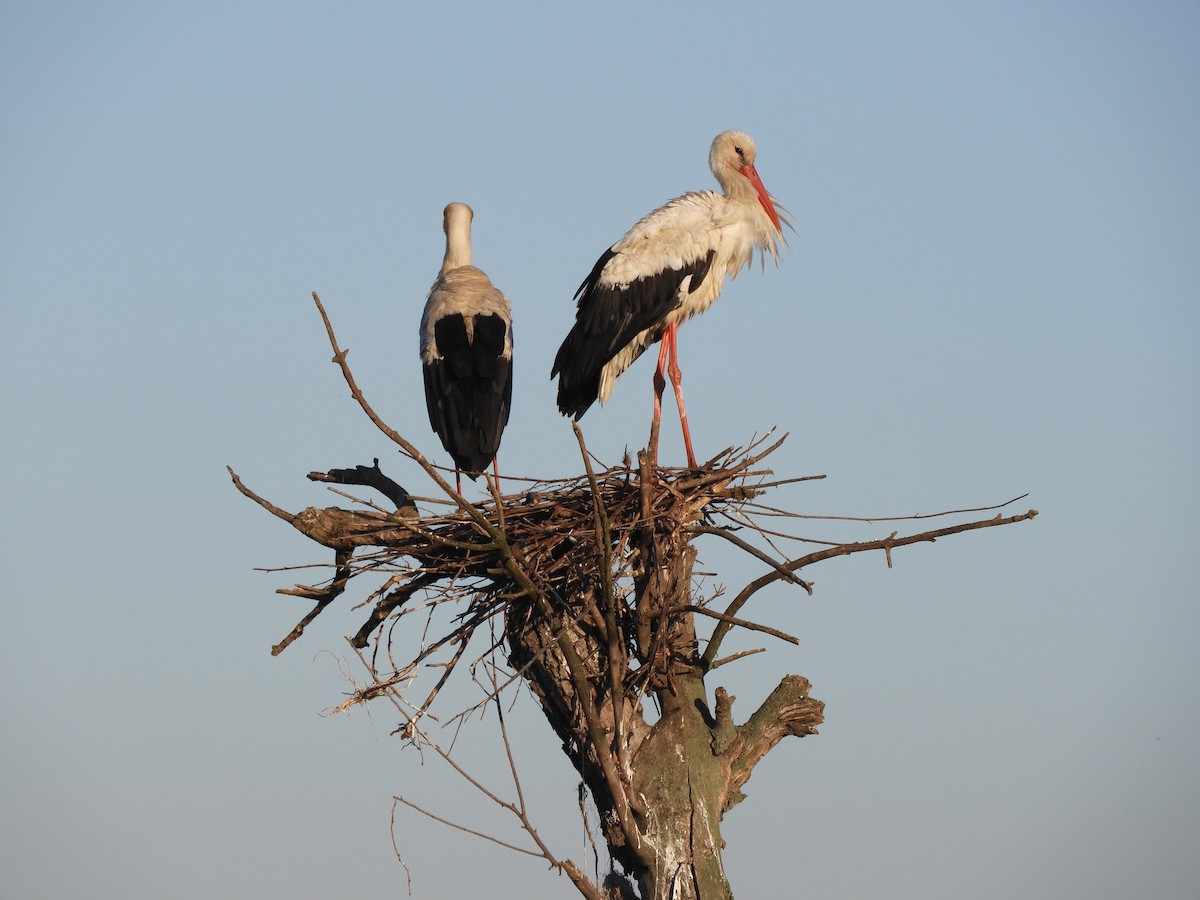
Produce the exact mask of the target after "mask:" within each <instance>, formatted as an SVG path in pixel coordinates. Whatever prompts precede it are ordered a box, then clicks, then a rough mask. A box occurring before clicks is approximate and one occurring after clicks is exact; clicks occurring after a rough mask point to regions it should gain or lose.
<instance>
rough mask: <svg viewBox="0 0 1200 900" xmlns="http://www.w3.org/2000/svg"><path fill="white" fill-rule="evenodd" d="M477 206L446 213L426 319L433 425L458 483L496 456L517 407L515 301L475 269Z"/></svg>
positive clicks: (424, 359) (425, 360)
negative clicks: (512, 307) (473, 233)
mask: <svg viewBox="0 0 1200 900" xmlns="http://www.w3.org/2000/svg"><path fill="white" fill-rule="evenodd" d="M474 215H475V214H474V212H472V210H471V207H469V206H467V205H466V204H465V203H451V204H450V205H449V206H447V207H446V210H445V212H444V213H443V223H442V227H443V229H444V230H445V232H446V256H445V258H444V259H443V261H442V268H441V270H440V271H439V272H438V277H437V280H436V281H434V283H433V287H432V288H430V290H429V299H428V300H427V301H426V302H425V311H424V313H423V315H422V316H421V364H422V367H423V370H424V376H425V405H426V408H427V409H428V411H429V424H430V425H432V426H433V430H434V431H435V432H437V435H438V437H439V438H441V441H442V446H443V447H445V448H446V452H447V453H449V454H450V457H451V459H453V460H454V466H455V480H456V486H457V488H458V492H459V493H460V494H461V493H462V475H461V473H464V472H465V473H466V475H467V477H468V478H470V479H472V480H474V479H475V478H478V477H479V475H481V474H482V473H483V472H484V470H486V469H487V467H488V465H489V464H491V465H492V466H493V471H494V472H495V474H496V477H497V479H498V478H499V467H498V466H497V465H496V451H497V450H499V448H500V438H501V435H503V433H504V426H505V425H506V424H507V423H508V414H509V410H510V408H511V406H512V351H513V334H512V314H511V310H510V308H509V302H508V298H507V297H505V296H504V294H502V293H501V292H500V291H499V290H497V289H496V288H495V287H494V286H493V285H492V282H491V281H490V280H489V279H488V277H487V275H485V274H484V273H483V272H482V271H481V270H480V269H477V268H476V267H475V266H473V265H471V220H472V219H473V218H474Z"/></svg>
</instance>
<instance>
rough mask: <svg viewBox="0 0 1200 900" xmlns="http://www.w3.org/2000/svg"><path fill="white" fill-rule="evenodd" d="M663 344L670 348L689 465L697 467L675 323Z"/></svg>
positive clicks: (665, 334) (672, 376)
mask: <svg viewBox="0 0 1200 900" xmlns="http://www.w3.org/2000/svg"><path fill="white" fill-rule="evenodd" d="M663 344H664V345H666V346H667V348H668V350H669V356H670V362H669V364H668V366H667V374H668V375H670V376H671V386H672V387H674V388H675V404H676V405H677V406H678V407H679V424H680V425H682V426H683V446H684V447H685V448H686V449H687V458H688V465H689V466H691V467H692V468H693V469H696V468H699V467H698V466H697V465H696V454H695V453H694V452H692V433H691V431H690V430H689V429H688V420H687V407H685V406H684V405H683V372H681V371H680V370H679V336H678V330H677V328H676V326H675V325H671V326H670V327H669V328H668V329H667V330H666V332H665V333H664V334H663Z"/></svg>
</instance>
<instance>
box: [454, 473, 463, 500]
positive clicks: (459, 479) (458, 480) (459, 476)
mask: <svg viewBox="0 0 1200 900" xmlns="http://www.w3.org/2000/svg"><path fill="white" fill-rule="evenodd" d="M454 486H455V487H456V488H458V496H460V497H461V496H462V472H461V471H460V470H459V468H458V466H455V467H454Z"/></svg>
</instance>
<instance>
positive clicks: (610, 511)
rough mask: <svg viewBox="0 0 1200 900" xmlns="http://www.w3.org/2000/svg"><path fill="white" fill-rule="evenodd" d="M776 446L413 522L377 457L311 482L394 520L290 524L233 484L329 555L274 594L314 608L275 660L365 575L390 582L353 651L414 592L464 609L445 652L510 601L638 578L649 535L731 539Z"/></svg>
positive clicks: (310, 511)
mask: <svg viewBox="0 0 1200 900" xmlns="http://www.w3.org/2000/svg"><path fill="white" fill-rule="evenodd" d="M779 443H781V440H780V441H776V442H774V443H773V444H771V445H770V446H769V447H767V448H765V449H762V450H761V452H758V453H754V452H753V450H754V449H755V446H754V445H751V447H750V448H745V449H743V448H738V449H734V448H730V449H728V450H726V451H725V452H723V453H721V454H719V455H718V456H717V457H715V458H714V459H713V460H711V461H710V462H709V463H707V464H706V465H705V466H704V467H703V468H700V469H693V470H671V469H659V468H656V467H654V468H652V467H650V466H648V465H646V464H645V463H644V460H643V461H640V462H639V463H638V464H637V465H636V466H635V465H631V464H630V461H629V460H626V461H625V462H624V463H623V464H622V465H619V466H612V467H606V468H599V469H595V468H593V467H592V466H591V465H589V466H588V467H587V472H586V474H584V475H580V476H578V477H575V478H565V479H559V480H549V481H538V482H535V483H532V484H531V485H530V486H529V487H528V489H526V490H524V491H522V492H520V493H516V494H507V495H504V496H499V495H496V494H495V493H493V495H492V496H491V497H490V498H488V499H486V500H484V501H482V502H480V503H476V504H472V505H471V506H470V507H467V508H458V509H454V510H453V511H451V512H447V513H442V514H437V515H422V514H421V513H419V512H418V510H417V508H416V505H415V504H414V503H413V502H412V500H411V498H410V497H409V496H408V494H407V492H405V491H404V490H403V489H402V488H400V487H399V486H398V485H396V484H395V483H394V482H392V481H391V480H390V479H388V478H387V477H386V476H385V475H383V473H382V472H381V471H380V470H379V468H378V460H376V464H375V466H374V467H366V466H359V467H357V468H355V469H334V470H330V471H329V472H324V473H321V472H314V473H310V474H309V478H310V479H312V480H316V481H325V482H333V483H339V484H347V485H350V484H353V485H366V486H370V487H373V488H376V489H378V490H380V491H381V492H383V493H384V494H386V495H387V496H389V497H390V498H391V499H392V501H393V502H394V503H396V506H397V508H396V510H394V511H391V512H389V511H386V510H383V509H381V508H379V507H378V506H375V505H374V504H369V503H367V502H366V501H362V502H363V507H362V508H357V509H342V508H339V507H326V508H319V507H309V508H307V509H305V510H303V511H301V512H300V513H298V514H296V515H291V514H289V513H287V512H285V511H283V510H280V509H278V508H276V507H274V506H273V505H271V504H270V503H268V502H267V501H265V500H263V499H262V498H261V497H258V496H257V495H256V494H254V493H253V492H252V491H250V490H249V489H248V488H246V487H245V486H244V485H243V484H242V483H241V480H240V479H239V478H238V477H237V476H236V475H233V473H232V472H231V475H233V478H234V481H235V484H236V485H237V487H238V489H239V490H241V491H242V493H244V494H246V495H247V496H249V497H251V499H254V500H255V501H256V502H258V503H259V504H260V505H263V506H264V507H265V508H267V509H269V510H270V511H272V512H273V513H275V514H276V515H277V516H279V517H280V518H284V519H286V520H287V521H289V522H290V523H291V524H292V525H293V526H294V527H295V528H297V529H298V530H299V531H301V532H302V533H304V534H305V535H307V536H308V537H310V538H312V539H313V540H315V541H317V542H319V543H321V544H324V545H325V546H327V547H330V548H332V549H333V550H334V551H335V552H336V559H335V566H334V574H333V576H332V577H331V578H330V579H329V580H328V581H327V582H325V583H324V584H321V585H318V586H308V585H296V586H295V587H293V588H285V589H281V591H280V593H286V594H290V595H294V596H302V597H307V598H310V599H312V600H315V601H316V604H317V605H316V607H315V608H314V609H313V611H312V612H311V613H310V614H309V615H307V616H305V618H304V619H303V620H301V622H300V623H299V624H298V625H297V626H296V628H295V629H293V631H292V632H291V633H290V634H289V635H288V636H287V637H285V638H284V640H283V641H281V642H280V643H279V644H276V645H275V646H274V647H273V648H272V652H273V653H276V654H278V653H279V652H282V650H284V649H285V648H286V647H287V646H288V645H289V644H291V643H292V642H293V641H294V640H296V639H297V638H298V637H299V636H300V635H301V634H302V633H303V631H304V628H305V626H307V625H308V624H309V623H310V622H312V620H313V619H314V618H315V617H316V616H317V615H319V614H320V613H321V612H322V611H323V610H324V609H325V607H326V606H327V605H328V604H329V603H330V602H331V601H332V600H334V599H335V598H336V597H337V596H339V595H340V594H341V593H342V592H343V591H344V590H345V588H346V586H347V584H348V583H349V581H350V579H352V578H354V577H358V576H361V575H362V574H364V573H367V572H374V573H380V572H386V573H390V574H389V577H388V578H387V581H386V583H385V585H384V586H383V588H380V589H378V590H376V591H375V592H374V593H373V594H372V599H373V600H374V603H373V607H372V609H371V612H370V614H369V615H368V617H367V619H366V621H364V622H363V624H362V626H361V627H360V628H359V629H358V631H357V632H356V633H355V634H354V636H353V637H352V638H351V639H350V641H351V644H352V645H353V646H354V647H356V648H358V649H362V648H366V647H367V646H368V645H369V644H370V641H371V639H372V637H373V636H377V635H380V634H382V633H383V632H384V631H385V626H387V625H388V622H389V620H390V621H391V622H392V623H394V622H395V621H396V618H397V616H398V615H399V614H400V613H402V612H403V610H404V608H405V607H406V606H408V605H409V604H410V601H411V600H412V599H413V598H414V596H416V595H418V594H421V593H425V594H427V595H429V596H430V597H435V598H436V600H435V602H445V600H447V599H466V601H467V608H466V609H464V610H462V611H460V613H459V614H458V620H459V627H458V628H456V629H455V630H454V632H452V633H451V634H449V635H447V636H446V640H445V641H439V642H437V645H441V644H442V643H445V642H448V641H450V640H453V641H454V642H455V643H465V641H466V639H467V638H469V637H470V634H471V632H473V630H474V629H475V628H476V627H478V626H479V625H480V624H482V623H483V622H486V621H488V620H489V619H491V618H492V617H494V616H495V615H496V614H497V613H498V612H501V611H503V607H504V606H505V605H506V604H509V603H512V602H514V601H517V600H519V599H521V598H526V599H528V595H529V594H530V592H531V590H535V591H537V592H540V593H541V594H542V596H544V597H546V598H550V599H551V600H552V601H554V602H555V603H556V604H569V603H570V602H571V598H573V597H576V596H578V595H579V594H580V593H581V588H583V587H585V586H588V585H595V584H597V583H599V582H604V581H610V582H620V581H621V579H622V578H624V577H625V576H630V577H632V576H634V575H636V569H637V568H638V567H639V566H641V565H642V562H641V557H640V551H641V550H642V549H644V547H645V540H646V539H647V538H648V537H650V536H651V535H652V534H654V533H661V532H663V531H666V532H671V533H674V532H676V531H677V530H679V529H684V530H685V531H688V532H690V533H692V534H695V533H721V534H724V535H725V536H727V537H730V538H732V532H731V531H729V530H728V525H727V526H726V527H725V528H722V527H721V526H719V525H718V524H717V520H718V519H720V518H722V517H723V518H725V519H726V520H727V521H728V522H729V523H731V524H732V523H733V522H734V521H735V520H736V519H737V517H738V511H739V510H740V508H741V506H742V505H743V504H745V503H746V502H747V501H749V500H751V499H753V498H754V497H755V496H757V495H758V494H759V493H760V492H761V491H763V490H765V489H766V488H767V487H770V486H771V484H775V483H776V482H772V483H771V484H767V483H765V482H764V479H765V477H766V476H767V475H769V474H770V472H769V470H764V469H758V468H756V464H757V463H758V462H759V461H760V460H761V459H762V458H763V457H765V456H766V455H767V454H768V453H770V452H771V451H772V450H774V449H775V448H776V447H778V446H779ZM742 521H744V520H742ZM735 541H736V542H737V543H739V545H741V544H742V543H743V542H742V541H740V539H735ZM583 548H587V549H583ZM581 550H583V552H581ZM356 551H359V555H358V556H357V557H355V556H354V554H355V552H356ZM753 552H755V553H756V555H759V552H758V551H753ZM767 561H768V562H772V564H774V563H773V561H771V560H770V559H769V558H767ZM792 580H795V581H798V580H799V579H795V578H792ZM432 649H434V648H427V651H431V650H432Z"/></svg>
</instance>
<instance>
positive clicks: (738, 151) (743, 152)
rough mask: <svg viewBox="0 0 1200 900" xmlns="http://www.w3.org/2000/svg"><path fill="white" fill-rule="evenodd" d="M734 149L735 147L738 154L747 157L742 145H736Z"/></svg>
mask: <svg viewBox="0 0 1200 900" xmlns="http://www.w3.org/2000/svg"><path fill="white" fill-rule="evenodd" d="M733 149H734V152H735V153H737V155H738V156H741V157H743V158H745V156H746V153H745V151H744V150H742V148H741V147H734V148H733Z"/></svg>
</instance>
